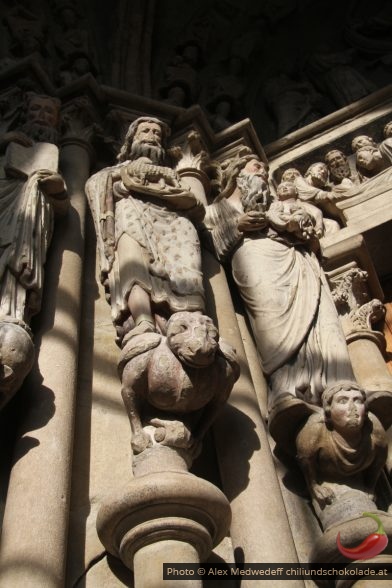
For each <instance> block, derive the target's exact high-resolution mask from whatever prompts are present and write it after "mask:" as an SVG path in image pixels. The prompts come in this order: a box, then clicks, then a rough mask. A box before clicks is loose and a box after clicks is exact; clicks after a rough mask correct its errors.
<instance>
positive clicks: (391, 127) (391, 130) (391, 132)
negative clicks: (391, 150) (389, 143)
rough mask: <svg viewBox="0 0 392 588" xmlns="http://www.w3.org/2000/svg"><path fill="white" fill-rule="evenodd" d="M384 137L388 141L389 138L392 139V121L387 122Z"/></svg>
mask: <svg viewBox="0 0 392 588" xmlns="http://www.w3.org/2000/svg"><path fill="white" fill-rule="evenodd" d="M384 137H385V138H386V139H388V138H389V137H392V121H390V122H387V124H386V125H385V127H384Z"/></svg>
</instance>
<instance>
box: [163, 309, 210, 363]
mask: <svg viewBox="0 0 392 588" xmlns="http://www.w3.org/2000/svg"><path fill="white" fill-rule="evenodd" d="M218 339H219V335H218V330H217V328H216V327H215V325H214V323H213V322H212V320H211V319H210V318H209V317H208V316H205V315H202V314H199V313H197V312H176V313H175V314H173V315H172V316H171V317H170V319H169V321H168V323H167V343H168V346H169V348H170V349H171V350H172V352H173V353H174V354H175V355H176V356H177V357H178V358H179V360H180V361H181V362H182V363H184V364H185V365H188V366H190V367H195V368H198V367H199V368H200V367H206V366H208V365H211V364H212V362H213V361H214V358H215V353H216V351H217V349H218Z"/></svg>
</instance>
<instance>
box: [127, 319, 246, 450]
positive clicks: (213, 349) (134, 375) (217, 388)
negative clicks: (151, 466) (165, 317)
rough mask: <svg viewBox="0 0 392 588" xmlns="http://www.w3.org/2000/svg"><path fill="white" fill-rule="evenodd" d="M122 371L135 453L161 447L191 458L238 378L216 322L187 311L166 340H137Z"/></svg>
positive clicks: (171, 324)
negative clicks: (156, 445) (180, 451)
mask: <svg viewBox="0 0 392 588" xmlns="http://www.w3.org/2000/svg"><path fill="white" fill-rule="evenodd" d="M119 372H120V377H121V378H122V396H123V400H124V403H125V407H126V410H127V413H128V416H129V419H130V423H131V428H132V448H133V451H134V453H136V454H138V453H141V452H143V451H144V450H145V449H147V448H148V447H151V446H152V445H155V444H156V443H160V444H162V445H166V446H169V447H174V448H177V449H179V450H184V452H183V455H184V457H185V458H186V457H187V456H188V457H190V458H191V459H192V458H193V457H195V456H196V455H197V453H198V451H199V448H200V441H201V440H202V438H203V436H204V435H205V433H206V431H207V430H208V428H209V427H210V425H211V424H212V422H213V420H214V418H215V416H216V415H217V412H218V410H219V409H220V407H222V406H223V404H224V403H225V402H226V400H227V398H228V396H229V394H230V391H231V388H232V386H233V384H234V382H235V381H236V380H237V378H238V377H239V367H238V363H237V360H236V356H235V351H234V349H233V348H232V347H231V346H230V345H228V344H227V343H225V342H224V341H223V340H222V339H219V336H218V331H217V329H216V327H215V326H214V324H213V322H212V320H211V319H210V318H209V317H207V316H205V315H202V314H201V313H195V312H187V311H184V312H177V313H175V314H173V315H172V316H171V317H170V319H169V321H168V323H167V333H166V336H164V335H161V334H159V333H144V334H141V335H135V336H134V337H132V338H131V339H130V340H129V341H128V342H127V344H126V345H125V347H124V348H123V350H122V353H121V358H120V363H119Z"/></svg>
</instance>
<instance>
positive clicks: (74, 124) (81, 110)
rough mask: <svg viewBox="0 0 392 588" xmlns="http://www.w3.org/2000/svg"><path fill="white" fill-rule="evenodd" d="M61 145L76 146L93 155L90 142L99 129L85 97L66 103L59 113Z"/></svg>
mask: <svg viewBox="0 0 392 588" xmlns="http://www.w3.org/2000/svg"><path fill="white" fill-rule="evenodd" d="M61 123H62V139H61V145H62V146H64V145H69V144H78V145H80V146H82V147H84V148H85V149H87V150H88V151H89V152H90V154H92V153H93V148H92V142H93V140H94V138H95V137H96V135H97V134H99V133H101V128H100V126H99V124H98V123H97V114H96V112H95V109H94V107H93V105H92V103H91V101H90V99H89V98H88V97H87V96H79V97H77V98H75V99H73V100H71V101H70V102H68V103H67V104H66V105H65V106H64V107H63V109H62V112H61Z"/></svg>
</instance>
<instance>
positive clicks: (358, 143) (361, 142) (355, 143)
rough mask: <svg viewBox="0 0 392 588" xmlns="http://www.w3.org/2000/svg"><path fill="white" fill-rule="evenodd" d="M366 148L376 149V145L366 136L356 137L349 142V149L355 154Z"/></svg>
mask: <svg viewBox="0 0 392 588" xmlns="http://www.w3.org/2000/svg"><path fill="white" fill-rule="evenodd" d="M368 146H371V147H377V143H376V142H375V141H374V140H373V139H372V138H371V137H368V136H367V135H359V136H358V137H354V139H353V140H352V142H351V148H352V150H353V152H354V153H355V152H357V151H358V150H359V149H361V148H362V147H368Z"/></svg>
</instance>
